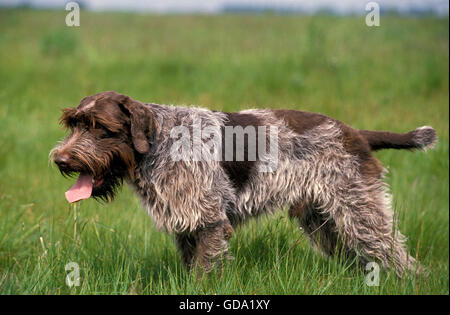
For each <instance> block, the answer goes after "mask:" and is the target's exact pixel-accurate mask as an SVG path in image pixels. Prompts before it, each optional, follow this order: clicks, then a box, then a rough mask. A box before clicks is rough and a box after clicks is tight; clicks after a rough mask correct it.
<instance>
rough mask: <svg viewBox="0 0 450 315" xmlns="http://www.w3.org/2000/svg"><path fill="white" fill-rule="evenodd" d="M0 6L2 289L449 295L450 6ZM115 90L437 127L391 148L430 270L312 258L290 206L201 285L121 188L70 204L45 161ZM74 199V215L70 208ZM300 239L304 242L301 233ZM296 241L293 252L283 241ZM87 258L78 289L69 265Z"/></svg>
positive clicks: (239, 235) (363, 122)
mask: <svg viewBox="0 0 450 315" xmlns="http://www.w3.org/2000/svg"><path fill="white" fill-rule="evenodd" d="M66 13H67V12H66V11H32V10H6V9H0V30H1V32H0V87H1V88H0V104H1V105H0V126H1V128H0V130H1V132H0V293H2V294H68V293H70V294H94V293H97V294H104V293H113V294H134V293H137V294H449V130H448V126H449V90H448V84H449V75H448V74H449V72H448V69H449V50H448V44H449V40H448V32H449V23H448V18H445V19H436V18H400V17H395V16H383V17H382V19H381V27H379V28H369V27H367V26H365V23H364V18H363V17H347V18H338V17H332V16H316V17H299V16H276V15H252V16H245V15H223V16H176V15H174V16H172V15H170V16H154V15H137V14H125V13H107V14H96V13H87V12H82V14H81V27H79V28H69V27H66V26H65V24H64V19H65V14H66ZM102 90H116V91H119V92H122V93H124V94H128V95H131V96H132V97H134V98H136V99H138V100H142V101H147V102H150V101H152V102H157V103H163V104H197V105H201V106H204V107H208V108H211V109H216V110H224V111H235V110H240V109H244V108H252V107H271V108H296V109H303V110H308V111H313V112H321V113H324V114H326V115H329V116H332V117H334V118H337V119H339V120H342V121H344V122H347V123H349V124H351V125H352V126H354V127H356V128H364V129H387V130H391V131H398V132H399V131H407V130H411V129H414V128H416V127H417V126H422V125H432V126H433V127H435V128H436V130H437V132H438V134H439V137H440V141H439V143H438V144H437V146H436V148H435V149H434V150H432V151H429V152H427V153H420V152H417V153H411V152H399V151H395V152H394V151H384V152H381V153H377V157H378V158H379V159H380V160H381V161H382V162H383V164H384V165H385V166H387V167H388V168H389V170H390V173H389V175H388V177H387V181H388V182H389V184H390V185H391V188H392V192H393V195H394V205H395V213H396V217H397V219H398V221H399V226H400V229H401V231H402V232H403V233H404V234H405V235H407V236H408V237H409V239H408V247H409V248H410V251H411V253H412V254H413V255H414V256H415V257H417V258H418V259H419V260H420V261H421V262H422V263H423V264H424V265H425V266H427V267H428V268H429V270H430V274H429V276H428V277H413V276H409V277H406V278H404V279H398V278H396V277H395V276H394V275H393V274H392V273H389V272H385V271H382V273H381V278H380V285H379V286H378V287H370V286H367V285H366V284H365V275H366V274H365V271H364V270H358V269H357V268H354V266H353V265H352V262H349V261H340V260H338V259H325V258H323V257H321V256H319V255H316V253H315V252H314V250H312V249H311V247H310V246H309V245H308V243H307V241H306V240H305V239H304V237H301V236H300V233H299V232H298V228H297V226H296V224H294V223H293V222H290V221H289V220H288V218H287V215H286V211H280V212H279V214H278V215H276V216H275V217H271V218H266V217H264V218H260V219H259V222H256V221H251V222H250V224H248V225H246V226H243V227H240V228H238V229H237V231H236V233H235V236H234V237H233V239H232V241H231V252H232V253H233V255H234V256H235V260H234V261H233V262H232V263H231V264H230V266H228V267H227V268H226V269H225V271H224V273H223V274H222V276H219V275H217V274H214V273H213V274H211V275H210V276H208V277H206V278H204V279H203V280H202V281H201V282H200V283H198V282H197V281H196V279H195V275H190V274H188V273H187V272H186V270H185V269H183V266H182V265H181V263H180V256H179V254H178V253H177V251H176V249H175V246H174V243H173V240H172V238H171V237H170V236H168V235H166V234H165V233H162V232H159V231H157V230H156V229H155V228H154V226H153V224H152V222H151V220H150V219H149V218H148V217H147V215H146V214H145V212H144V211H143V210H142V208H141V207H140V205H139V203H138V201H137V198H136V197H135V196H134V195H133V194H132V193H131V191H130V190H129V189H128V188H127V187H124V189H123V190H122V192H121V193H120V194H119V196H118V198H117V199H116V201H114V202H113V203H111V204H108V205H101V204H99V203H97V202H95V201H93V200H87V201H84V202H82V203H81V204H80V205H79V206H78V208H77V209H74V208H73V206H69V205H68V204H67V203H66V201H65V199H64V191H65V190H66V189H67V188H68V187H69V186H71V184H73V183H72V181H70V180H67V179H64V178H63V177H61V176H60V175H59V173H58V171H57V169H56V168H55V167H52V166H50V165H49V163H48V152H49V151H50V149H51V148H52V147H53V145H54V144H55V143H56V142H57V141H58V140H59V139H61V138H62V137H63V136H64V135H65V132H64V130H62V129H61V127H60V126H59V125H58V123H57V121H58V118H59V115H60V108H62V107H67V106H74V105H77V104H78V102H79V101H80V99H81V98H82V97H84V96H86V95H90V94H94V93H96V92H99V91H102ZM75 210H76V211H75ZM299 237H300V240H299V244H298V245H295V244H296V241H297V240H298V239H299ZM290 248H291V249H290ZM69 262H76V263H78V264H79V266H80V276H81V282H80V286H78V287H72V288H69V287H68V286H67V285H66V284H65V277H66V275H67V274H68V271H66V270H65V265H66V264H67V263H69Z"/></svg>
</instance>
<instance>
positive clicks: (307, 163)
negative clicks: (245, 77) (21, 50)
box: [50, 91, 437, 276]
mask: <svg viewBox="0 0 450 315" xmlns="http://www.w3.org/2000/svg"><path fill="white" fill-rule="evenodd" d="M61 122H62V123H63V124H64V126H66V127H67V128H69V129H70V131H71V132H70V135H69V136H68V137H67V138H66V139H64V140H63V141H62V142H61V143H60V144H58V145H57V146H56V147H55V148H54V149H53V150H52V151H51V154H50V156H51V159H52V160H53V161H54V162H55V163H56V164H57V165H58V167H59V169H60V171H61V172H62V173H63V174H74V173H75V174H79V177H78V180H77V183H76V184H75V185H74V186H73V187H72V188H71V189H70V190H69V191H68V192H66V198H67V200H68V201H69V202H76V201H79V200H82V199H87V198H89V197H91V196H92V197H94V198H101V199H104V200H111V199H113V197H114V192H115V190H116V188H117V187H118V186H119V185H120V184H121V183H122V181H123V180H125V181H126V182H128V183H129V184H130V185H131V186H132V187H133V188H134V190H135V191H136V193H137V194H138V195H139V197H140V199H141V201H142V203H143V206H144V207H145V209H146V210H147V212H148V214H149V215H150V216H151V217H152V218H153V220H154V222H155V223H156V225H157V227H159V228H161V229H164V230H166V231H167V232H170V233H172V234H174V235H175V238H176V242H177V245H178V247H179V249H180V251H181V254H182V257H183V260H184V262H185V263H186V264H187V265H188V266H189V267H192V266H195V265H199V266H201V267H202V268H203V269H205V270H206V271H209V270H211V268H212V267H213V265H214V263H216V262H220V261H222V260H221V259H220V258H223V257H227V255H226V253H227V251H228V240H229V238H230V237H231V235H232V232H233V229H232V226H234V225H236V224H239V223H241V222H244V221H245V220H246V219H248V218H250V217H254V216H258V215H260V214H263V213H272V212H273V211H275V210H278V209H283V207H286V206H288V207H289V215H290V217H291V218H295V219H296V220H298V222H299V224H300V226H301V227H302V228H303V229H304V231H305V232H306V234H307V235H308V236H309V238H310V240H311V242H312V243H313V245H315V246H316V247H317V248H319V249H320V250H321V251H322V252H323V253H324V254H326V255H328V256H331V255H337V254H340V255H345V256H347V257H358V258H359V261H360V262H362V263H367V262H370V261H376V262H379V263H381V265H382V266H383V267H385V268H390V267H393V268H394V269H395V272H396V273H397V274H398V275H399V276H401V275H402V274H403V273H404V272H405V271H406V270H411V271H414V270H418V269H420V266H419V265H418V264H417V263H416V261H415V259H414V258H413V257H411V256H410V255H409V254H408V252H407V251H406V249H405V245H404V243H405V238H404V236H403V235H402V234H401V233H400V232H399V231H398V229H397V228H396V227H395V224H394V222H393V211H392V209H391V202H390V195H389V193H388V189H387V186H386V184H385V183H384V182H383V175H384V173H385V170H384V168H383V167H382V166H381V164H380V163H379V162H378V160H377V159H376V158H375V157H374V156H373V155H372V153H371V152H372V151H374V150H380V149H386V148H394V149H421V150H425V149H426V148H429V147H431V146H432V145H433V144H434V143H435V141H436V139H437V138H436V133H435V131H434V129H433V128H431V127H421V128H418V129H415V130H414V131H410V132H408V133H403V134H396V133H390V132H378V131H367V130H356V129H353V128H351V127H349V126H347V125H346V124H344V123H342V122H339V121H337V120H334V119H332V118H328V117H326V116H324V115H321V114H315V113H309V112H303V111H296V110H270V109H265V110H245V111H241V112H236V113H224V112H218V111H211V110H206V109H200V108H193V107H178V106H163V105H157V104H145V103H142V102H139V101H136V100H133V99H131V98H130V97H128V96H125V95H122V94H119V93H116V92H112V91H109V92H102V93H99V94H95V95H93V96H88V97H85V98H84V99H83V100H82V101H81V103H80V104H79V105H78V107H76V108H68V109H65V110H64V111H63V115H62V117H61ZM195 124H199V125H200V127H201V128H203V130H204V129H207V128H210V127H213V128H215V130H219V134H218V135H217V133H216V134H215V136H218V138H219V139H221V140H220V143H221V144H225V143H226V142H227V141H228V140H230V139H231V144H232V146H231V155H230V154H229V152H230V151H229V150H228V153H227V152H225V153H224V151H222V154H219V155H218V156H216V157H218V158H215V159H174V158H173V157H174V154H173V153H174V152H176V151H177V150H178V149H177V148H179V146H177V141H178V142H179V141H180V138H179V137H177V135H175V136H174V134H176V133H174V132H173V131H174V130H176V128H179V127H183V128H184V130H188V131H189V132H195V131H194V130H193V129H194V127H195ZM262 126H267V127H270V128H275V130H276V133H275V136H276V137H274V138H272V134H270V137H269V134H268V133H267V132H264V130H265V129H260V127H262ZM230 129H231V130H232V133H231V138H230V135H228V134H227V133H226V131H227V130H230ZM239 130H241V131H242V130H243V131H244V134H245V135H244V139H241V140H238V139H237V138H238V137H237V134H238V133H237V131H239ZM261 130H262V131H261ZM271 130H272V129H271ZM233 132H234V133H233ZM212 134H214V132H213V133H212ZM178 136H179V135H178ZM252 137H256V143H258V144H259V145H261V143H262V142H260V140H261V139H262V140H268V141H269V142H270V143H276V145H277V147H276V148H275V149H276V155H275V157H276V167H275V168H272V169H270V170H269V171H261V166H262V165H263V164H264V161H263V158H262V156H263V155H261V153H260V152H258V154H256V155H253V158H252V157H251V155H252V154H251V152H250V144H251V140H252V139H251V138H252ZM212 138H214V136H213V137H212ZM225 138H227V139H228V140H227V141H226V139H225ZM269 138H270V140H269ZM185 140H186V139H185ZM209 140H211V137H202V136H201V137H200V142H201V144H205V143H206V142H207V141H209ZM216 140H217V138H216ZM192 141H195V139H194V140H192V139H191V140H189V138H188V141H187V142H186V141H185V142H184V143H185V144H186V143H187V144H190V143H192ZM239 141H240V146H239V145H238V142H239ZM178 144H179V143H178ZM174 147H175V149H174ZM234 147H236V149H235V150H234ZM239 150H241V151H243V152H239ZM241 153H243V154H241ZM242 155H243V156H244V158H243V159H242ZM230 156H231V159H230V158H228V159H227V158H226V157H230Z"/></svg>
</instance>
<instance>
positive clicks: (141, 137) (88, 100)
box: [50, 91, 154, 202]
mask: <svg viewBox="0 0 450 315" xmlns="http://www.w3.org/2000/svg"><path fill="white" fill-rule="evenodd" d="M60 122H61V123H62V124H63V125H64V126H65V127H66V128H67V129H69V130H70V134H69V135H68V136H67V137H66V138H65V139H64V140H63V141H62V142H61V143H60V144H59V145H57V146H56V147H55V148H54V149H53V150H52V151H51V152H50V157H51V159H52V160H53V161H54V162H55V163H56V164H57V165H58V167H59V170H60V171H61V173H62V174H63V175H69V176H70V175H74V174H78V180H77V182H76V184H75V185H74V186H73V187H72V188H71V189H70V190H69V191H67V192H66V198H67V200H68V201H69V202H76V201H79V200H81V199H87V198H89V197H91V196H93V197H98V198H101V199H103V200H111V199H113V197H114V193H115V190H116V188H117V187H118V186H119V185H120V184H121V183H122V181H123V179H125V178H130V179H133V176H134V167H135V164H136V162H137V161H138V160H139V159H140V158H141V157H142V155H144V154H145V153H147V152H148V151H149V149H150V144H149V138H150V137H151V133H152V130H153V128H154V120H153V115H152V113H151V111H150V110H149V108H148V107H147V106H146V105H144V104H142V103H140V102H138V101H135V100H133V99H131V98H130V97H128V96H125V95H122V94H119V93H116V92H112V91H108V92H102V93H99V94H95V95H92V96H88V97H85V98H84V99H82V100H81V102H80V104H79V105H78V107H76V108H66V109H64V110H63V114H62V116H61V120H60Z"/></svg>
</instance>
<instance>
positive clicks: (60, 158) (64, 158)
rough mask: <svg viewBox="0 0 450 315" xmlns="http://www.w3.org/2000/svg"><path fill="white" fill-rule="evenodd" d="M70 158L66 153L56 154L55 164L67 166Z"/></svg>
mask: <svg viewBox="0 0 450 315" xmlns="http://www.w3.org/2000/svg"><path fill="white" fill-rule="evenodd" d="M69 161H70V156H69V155H68V154H67V153H63V154H58V155H57V156H55V163H56V164H57V165H58V166H63V165H67V164H69Z"/></svg>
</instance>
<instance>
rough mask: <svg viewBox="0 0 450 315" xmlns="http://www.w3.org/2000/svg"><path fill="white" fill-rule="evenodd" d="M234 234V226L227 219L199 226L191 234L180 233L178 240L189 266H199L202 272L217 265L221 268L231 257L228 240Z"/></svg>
mask: <svg viewBox="0 0 450 315" xmlns="http://www.w3.org/2000/svg"><path fill="white" fill-rule="evenodd" d="M232 234H233V228H232V227H231V224H230V222H229V221H228V219H227V220H222V221H219V222H215V223H212V224H208V225H207V226H204V227H199V228H198V229H197V230H195V231H194V232H192V233H189V234H179V235H177V236H176V240H177V244H178V248H179V250H180V252H181V254H182V256H183V261H184V262H185V263H186V265H187V266H188V268H189V269H194V268H199V270H198V271H200V273H201V272H202V271H204V272H210V271H211V270H212V269H213V268H214V267H215V266H216V267H217V268H219V270H220V269H221V267H222V263H223V262H224V261H225V260H228V259H231V256H230V255H229V254H228V248H229V245H228V240H229V239H230V238H231V236H232Z"/></svg>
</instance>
